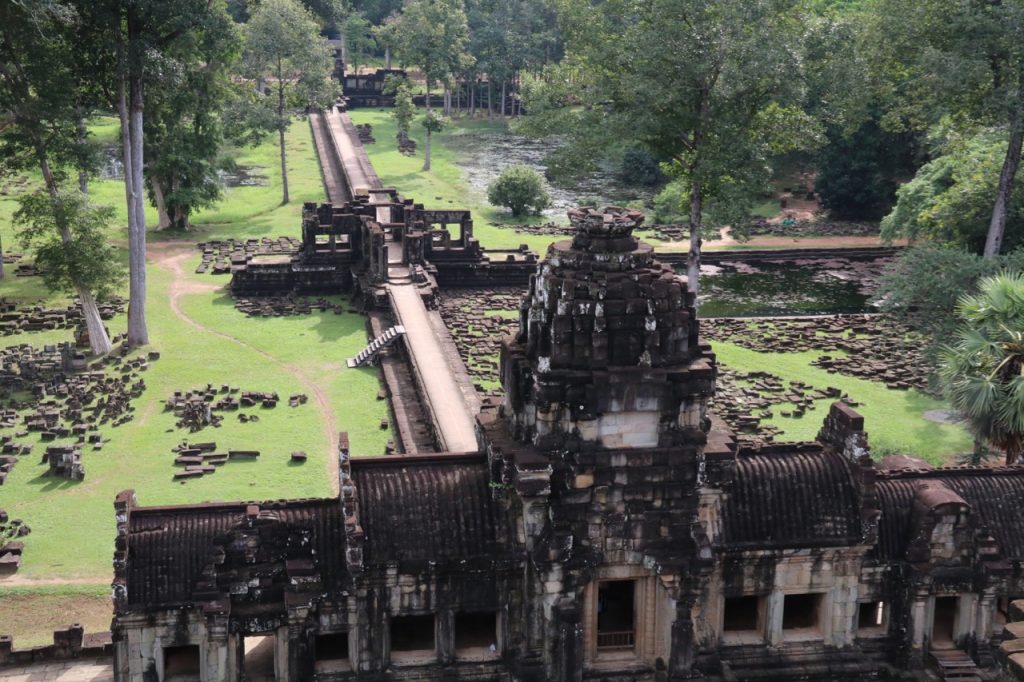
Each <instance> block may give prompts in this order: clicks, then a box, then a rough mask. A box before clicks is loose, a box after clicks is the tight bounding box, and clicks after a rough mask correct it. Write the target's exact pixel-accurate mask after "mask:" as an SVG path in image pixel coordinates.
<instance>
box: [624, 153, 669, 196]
mask: <svg viewBox="0 0 1024 682" xmlns="http://www.w3.org/2000/svg"><path fill="white" fill-rule="evenodd" d="M619 179H620V180H622V181H623V182H628V183H630V184H633V185H645V186H648V187H650V186H653V185H657V184H658V183H660V182H662V181H664V179H665V176H664V175H663V174H662V172H661V169H660V168H659V167H658V162H657V161H656V160H655V158H654V157H653V156H651V154H650V153H649V152H648V151H647V150H645V149H640V148H639V147H630V148H629V149H627V150H626V151H625V153H624V154H623V155H622V164H621V165H620V166H619Z"/></svg>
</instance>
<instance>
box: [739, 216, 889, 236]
mask: <svg viewBox="0 0 1024 682" xmlns="http://www.w3.org/2000/svg"><path fill="white" fill-rule="evenodd" d="M878 231H879V225H878V223H858V222H852V221H847V220H798V221H796V222H795V223H793V224H789V225H784V224H782V222H781V221H779V222H774V223H771V222H768V221H767V220H757V221H755V222H753V223H752V224H751V225H749V226H748V228H747V230H746V233H747V234H749V235H752V236H761V235H766V236H779V237H870V236H876V235H878Z"/></svg>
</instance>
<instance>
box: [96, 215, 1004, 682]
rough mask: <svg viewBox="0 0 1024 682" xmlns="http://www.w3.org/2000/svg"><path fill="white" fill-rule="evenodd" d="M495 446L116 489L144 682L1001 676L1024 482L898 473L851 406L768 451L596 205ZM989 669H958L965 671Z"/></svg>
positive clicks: (564, 266)
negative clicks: (235, 493)
mask: <svg viewBox="0 0 1024 682" xmlns="http://www.w3.org/2000/svg"><path fill="white" fill-rule="evenodd" d="M570 217H571V219H572V222H573V225H574V226H575V228H576V233H575V236H574V237H573V238H572V239H567V240H565V241H562V242H558V243H556V244H553V245H552V246H551V247H550V248H549V250H548V253H547V256H546V258H545V260H544V261H543V262H542V263H541V264H540V265H539V267H538V268H537V271H536V273H535V275H534V276H533V277H532V279H531V283H530V287H529V291H528V293H527V295H526V297H525V298H524V301H523V304H522V308H521V311H520V312H521V314H520V328H519V331H518V333H517V334H516V335H515V336H514V337H511V338H508V339H507V340H506V341H505V343H504V344H503V348H502V357H501V372H502V382H503V384H504V386H505V389H506V394H505V395H506V397H505V400H504V403H503V404H502V405H500V406H490V407H485V408H484V410H483V411H482V412H481V413H480V414H479V415H478V417H477V436H478V440H479V449H478V451H477V452H470V453H434V454H426V455H415V456H391V457H375V458H352V457H349V453H348V452H347V448H343V449H342V452H341V453H340V466H339V471H340V474H339V475H340V480H339V485H340V494H339V495H338V496H337V497H335V498H328V499H298V500H278V501H266V502H233V503H214V504H203V505H189V506H176V507H142V506H139V505H138V503H137V501H136V500H135V497H134V494H133V493H132V492H131V491H126V492H124V493H122V494H121V495H120V496H119V497H118V499H117V501H116V503H115V508H116V516H117V524H118V525H117V528H118V530H117V541H116V543H117V544H116V552H115V556H114V565H115V580H114V598H115V611H116V613H115V619H114V627H113V636H114V641H115V651H116V656H115V660H116V663H115V673H116V677H117V679H118V680H123V681H128V680H131V681H132V682H143V681H145V682H148V681H150V680H195V679H199V680H204V681H214V680H216V681H225V682H227V681H234V680H257V679H276V680H287V681H292V682H298V681H306V680H356V679H358V680H442V679H444V680H456V679H459V680H523V681H528V682H541V681H546V680H558V681H571V682H575V681H580V680H585V679H586V680H598V679H600V680H650V681H654V680H688V679H720V680H736V679H740V680H779V681H782V680H794V679H808V680H837V679H849V680H863V679H889V678H895V677H898V676H900V674H902V671H907V670H910V671H914V670H918V671H920V670H924V669H926V668H929V667H931V668H935V669H938V670H939V671H944V674H947V677H946V679H971V677H970V676H971V675H974V674H975V673H976V672H977V671H978V669H986V668H989V669H991V668H993V667H994V666H995V664H996V657H997V649H998V646H999V638H1000V637H1001V636H1002V632H1003V621H1004V619H1005V616H1006V612H1007V611H1008V605H1009V602H1010V600H1011V599H1015V598H1018V597H1021V596H1024V578H1022V576H1024V571H1022V562H1024V530H1022V529H1024V509H1022V505H1021V504H1020V500H1021V499H1022V495H1024V468H1021V467H1005V468H1002V467H1001V468H982V467H950V468H943V469H935V468H931V467H929V466H928V465H927V464H925V463H924V462H921V461H919V460H915V459H913V458H908V457H899V458H886V459H883V460H882V461H881V462H877V463H876V462H874V461H873V460H872V458H871V456H870V452H869V445H868V438H867V433H866V432H865V430H864V424H863V420H862V419H861V417H860V416H859V415H857V414H856V413H855V412H854V411H853V410H852V409H851V408H850V407H849V406H847V405H845V404H844V403H836V404H835V405H833V406H832V409H831V411H830V413H829V415H828V417H827V419H826V420H825V423H824V424H823V426H822V428H821V431H820V433H819V436H818V439H817V440H816V441H813V442H807V443H791V444H784V445H773V446H769V447H764V448H761V449H759V450H747V449H743V448H740V447H738V446H737V445H736V443H735V441H734V439H733V438H732V437H731V435H730V434H729V433H728V431H727V430H726V428H725V426H724V425H723V424H721V422H719V421H718V420H717V419H714V418H713V416H712V415H711V414H710V413H709V412H708V409H707V403H708V399H709V398H710V397H711V396H712V394H713V393H714V390H715V378H716V371H717V369H716V363H715V357H714V354H713V353H712V351H711V348H710V347H708V346H707V345H706V344H704V343H702V342H701V339H700V333H699V324H698V320H697V319H696V316H695V312H694V309H693V305H692V303H693V301H692V294H690V292H688V291H687V289H686V285H685V283H684V282H682V281H680V280H679V278H677V277H676V276H675V275H674V274H673V272H672V270H671V268H668V267H666V266H663V265H661V264H659V263H658V261H657V259H656V258H655V255H654V253H653V251H652V249H651V247H650V246H648V245H645V244H642V243H639V242H638V241H637V240H636V239H635V238H634V237H633V236H632V231H633V229H634V228H635V227H636V226H637V225H639V224H640V223H641V221H642V220H643V216H642V215H640V214H639V213H636V212H633V211H628V210H622V209H606V210H605V211H601V212H598V211H594V210H579V211H573V212H571V214H570ZM953 671H958V674H960V675H961V676H960V677H959V678H955V677H954V676H953V674H954V672H953Z"/></svg>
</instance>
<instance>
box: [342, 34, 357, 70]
mask: <svg viewBox="0 0 1024 682" xmlns="http://www.w3.org/2000/svg"><path fill="white" fill-rule="evenodd" d="M338 42H340V43H341V46H340V47H341V68H343V69H345V73H348V38H347V37H346V36H345V31H344V30H342V31H341V33H340V34H339V35H338ZM356 73H359V71H358V69H357V70H356Z"/></svg>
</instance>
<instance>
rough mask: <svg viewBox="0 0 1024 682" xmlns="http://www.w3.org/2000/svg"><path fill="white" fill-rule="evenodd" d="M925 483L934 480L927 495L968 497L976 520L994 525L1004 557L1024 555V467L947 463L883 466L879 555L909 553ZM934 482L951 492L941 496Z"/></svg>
mask: <svg viewBox="0 0 1024 682" xmlns="http://www.w3.org/2000/svg"><path fill="white" fill-rule="evenodd" d="M922 484H931V485H930V487H929V495H928V496H927V501H928V502H929V503H931V504H935V503H936V502H941V501H944V500H949V501H955V500H956V499H962V500H963V501H964V502H966V503H967V504H968V505H970V508H971V515H972V517H973V518H974V519H975V522H976V523H977V524H978V525H979V526H980V527H984V528H986V529H988V532H989V533H991V535H992V537H993V538H994V539H995V540H996V542H997V543H998V544H999V549H1000V550H1001V552H1002V554H1003V556H1004V557H1007V558H1011V559H1024V505H1022V504H1021V500H1022V499H1024V467H1021V466H1014V467H997V468H987V467H947V468H941V469H914V470H908V469H904V470H895V471H888V472H879V477H878V482H877V483H876V491H877V494H878V499H879V503H880V506H881V509H882V517H881V520H880V522H879V524H880V525H879V529H878V536H879V537H878V549H877V552H878V556H879V557H880V558H883V559H888V560H899V559H903V558H904V557H905V556H906V552H907V548H908V545H909V543H910V541H911V538H912V536H913V534H914V531H915V529H914V528H913V527H912V525H913V519H912V516H913V509H914V498H915V496H917V495H918V488H919V487H921V486H922ZM934 484H941V485H944V486H945V487H946V488H948V490H949V492H950V493H951V494H950V495H947V496H945V497H937V496H936V494H935V493H934V492H933V489H934V488H935V485H934Z"/></svg>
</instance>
